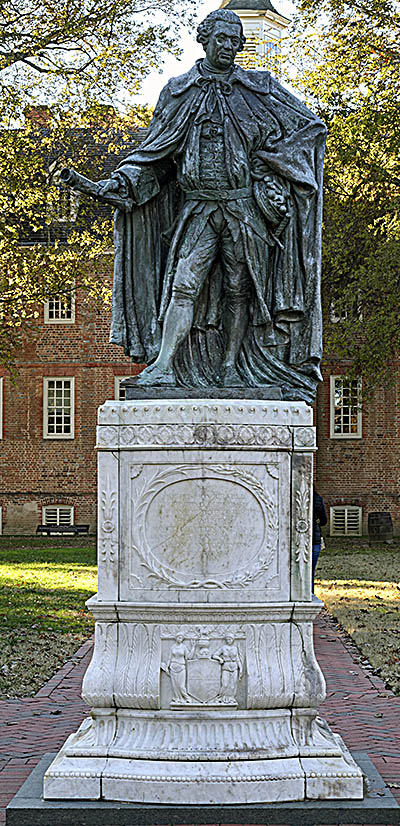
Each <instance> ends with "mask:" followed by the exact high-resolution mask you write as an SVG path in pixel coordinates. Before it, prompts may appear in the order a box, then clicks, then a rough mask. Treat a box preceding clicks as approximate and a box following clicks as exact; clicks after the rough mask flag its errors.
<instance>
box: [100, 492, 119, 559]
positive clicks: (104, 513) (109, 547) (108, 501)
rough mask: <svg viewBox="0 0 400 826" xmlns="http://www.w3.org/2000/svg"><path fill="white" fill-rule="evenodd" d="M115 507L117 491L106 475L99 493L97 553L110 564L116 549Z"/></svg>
mask: <svg viewBox="0 0 400 826" xmlns="http://www.w3.org/2000/svg"><path fill="white" fill-rule="evenodd" d="M116 507H117V491H116V490H115V489H114V487H113V485H112V483H111V479H110V477H109V476H107V478H106V482H105V485H104V488H103V490H102V491H101V494H100V511H101V518H100V531H99V533H100V536H99V553H100V558H101V559H102V560H103V561H104V562H106V561H107V562H109V563H110V564H111V565H112V564H113V563H114V561H115V556H116V554H117V551H118V541H117V517H116Z"/></svg>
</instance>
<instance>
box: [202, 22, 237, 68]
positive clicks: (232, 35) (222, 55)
mask: <svg viewBox="0 0 400 826" xmlns="http://www.w3.org/2000/svg"><path fill="white" fill-rule="evenodd" d="M239 49H240V26H239V24H238V23H224V21H223V20H217V21H216V22H215V25H214V29H213V32H212V35H211V37H210V39H209V41H208V43H207V47H206V56H207V60H208V62H209V63H210V64H211V65H212V66H215V68H216V69H221V70H227V69H229V67H230V66H232V64H233V61H234V60H235V57H236V55H237V53H238V51H239Z"/></svg>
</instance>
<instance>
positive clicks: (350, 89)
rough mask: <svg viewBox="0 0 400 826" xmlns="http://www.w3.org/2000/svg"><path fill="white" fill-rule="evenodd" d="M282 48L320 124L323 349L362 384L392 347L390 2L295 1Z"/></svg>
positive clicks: (394, 71)
mask: <svg viewBox="0 0 400 826" xmlns="http://www.w3.org/2000/svg"><path fill="white" fill-rule="evenodd" d="M290 53H291V59H294V64H295V67H296V76H295V81H294V83H295V84H296V86H297V88H298V89H299V91H300V92H301V94H302V96H303V97H305V98H306V99H307V101H308V103H309V104H310V106H311V107H312V108H314V110H317V111H318V113H319V115H320V116H321V118H322V119H323V120H324V121H325V122H326V124H327V126H328V140H327V152H326V165H325V185H324V186H325V207H324V233H323V301H324V316H325V353H326V358H328V359H330V358H332V357H335V358H341V359H344V360H345V362H347V364H348V372H349V374H353V375H360V374H362V375H363V381H364V387H365V388H368V387H369V388H371V387H373V386H374V385H375V384H377V383H382V382H384V381H387V380H388V379H390V376H391V373H392V370H393V363H394V361H395V360H396V358H397V356H398V352H399V347H400V314H399V311H398V301H399V298H398V296H399V285H400V273H399V269H400V267H399V262H400V219H399V206H400V154H399V149H400V72H399V69H400V13H399V8H398V5H397V4H396V2H394V0H368V3H367V2H364V0H350V2H345V0H301V2H300V6H299V8H298V15H297V18H296V19H295V20H294V24H293V30H292V43H291V52H290ZM286 69H287V70H288V67H286ZM289 73H290V75H291V82H292V83H293V67H291V71H290V72H289Z"/></svg>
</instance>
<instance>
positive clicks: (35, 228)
mask: <svg viewBox="0 0 400 826" xmlns="http://www.w3.org/2000/svg"><path fill="white" fill-rule="evenodd" d="M192 2H193V0H186V6H185V7H183V8H182V5H181V4H179V7H178V6H177V4H176V3H175V0H105V1H104V2H102V3H98V2H97V0H60V1H59V2H57V3H54V2H52V0H51V2H50V0H4V2H3V3H2V6H1V10H0V180H1V181H2V186H1V187H0V304H1V323H0V364H2V365H3V366H6V367H8V368H10V369H12V368H13V365H14V364H15V357H16V354H17V351H18V348H19V347H20V345H21V342H22V341H23V339H24V336H26V335H27V334H29V335H32V334H33V332H34V329H35V327H36V319H37V316H38V308H39V306H40V304H42V303H43V301H44V300H46V299H48V298H49V297H52V296H61V297H62V296H63V295H65V296H67V295H68V294H69V292H70V290H71V286H72V284H75V285H76V286H80V287H83V288H84V289H85V290H86V291H87V294H88V296H89V297H90V298H91V299H97V300H100V301H107V300H110V277H109V276H110V257H109V255H107V253H108V252H109V251H110V248H112V235H111V220H110V219H111V213H110V211H109V210H107V209H104V208H103V209H100V210H99V209H97V210H96V209H95V208H94V205H93V204H91V203H85V202H84V200H82V202H81V203H80V205H79V211H78V216H76V215H74V214H73V213H74V209H73V208H72V210H69V209H68V208H67V209H65V210H64V214H63V215H60V209H62V201H63V199H64V201H65V199H67V200H68V199H69V198H70V197H72V196H70V195H69V194H68V193H65V194H64V195H62V194H61V190H60V185H59V181H58V176H59V171H60V169H61V167H62V166H64V165H66V164H68V165H71V166H75V168H77V169H78V171H81V172H83V173H84V174H86V175H90V174H92V176H93V177H94V178H98V177H102V174H103V170H104V169H108V170H109V169H110V168H112V165H113V162H114V165H115V162H116V158H117V157H118V155H120V154H122V153H123V152H124V148H125V150H126V149H127V148H128V147H129V145H131V144H132V139H133V138H132V133H133V131H134V130H135V129H137V127H138V126H145V125H147V124H148V122H149V120H150V116H151V111H150V110H149V108H148V107H146V106H132V105H130V106H129V100H132V95H134V94H135V93H136V92H137V91H138V90H139V88H140V84H141V82H142V80H143V78H144V77H145V76H146V75H147V74H148V73H149V72H150V71H155V70H157V69H159V68H160V67H161V65H162V56H163V54H165V53H166V52H173V53H175V54H179V45H178V37H179V27H180V25H181V23H182V20H184V19H185V17H186V19H187V20H189V19H190V9H191V3H192ZM115 100H117V101H118V110H119V111H117V110H116V108H115V106H114V105H110V104H114V102H115ZM107 174H108V172H107V173H106V175H103V176H104V177H106V176H107ZM60 199H61V203H60ZM70 206H71V205H70ZM72 207H73V204H72ZM75 212H76V211H75Z"/></svg>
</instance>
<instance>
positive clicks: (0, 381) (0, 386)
mask: <svg viewBox="0 0 400 826" xmlns="http://www.w3.org/2000/svg"><path fill="white" fill-rule="evenodd" d="M3 381H4V379H3V376H0V439H2V438H3Z"/></svg>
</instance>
